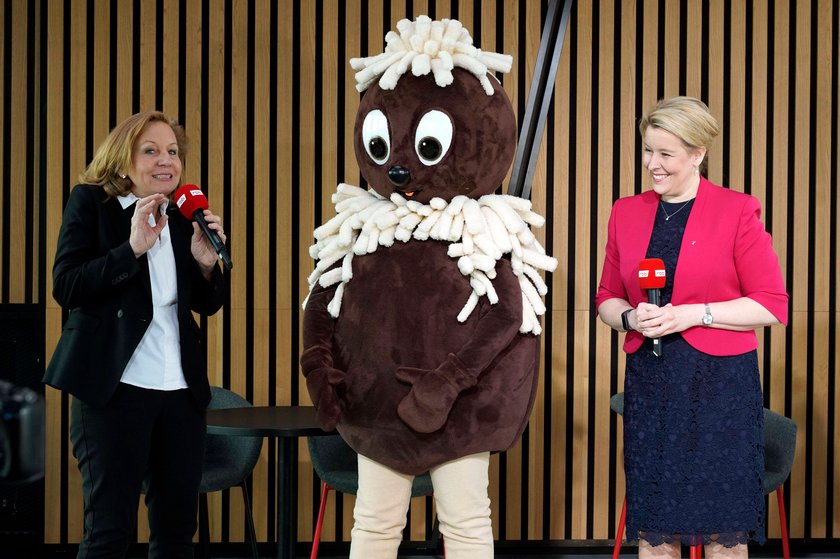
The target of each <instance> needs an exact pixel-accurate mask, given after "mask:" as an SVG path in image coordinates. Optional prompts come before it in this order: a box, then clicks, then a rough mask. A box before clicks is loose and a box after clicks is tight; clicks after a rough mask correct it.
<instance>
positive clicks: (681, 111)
mask: <svg viewBox="0 0 840 559" xmlns="http://www.w3.org/2000/svg"><path fill="white" fill-rule="evenodd" d="M650 126H653V127H654V128H659V129H661V130H665V131H666V132H670V133H671V134H673V135H674V136H676V137H677V138H679V139H680V141H681V142H682V143H683V145H684V146H685V148H686V149H687V150H688V151H692V150H695V149H697V148H704V149H706V152H707V155H708V150H709V147H710V146H711V145H712V142H713V141H714V139H715V137H716V136H717V135H718V134H719V133H720V125H719V124H718V121H717V119H716V118H715V117H714V116H712V113H711V111H710V110H709V107H708V106H706V104H705V103H704V102H703V101H701V100H699V99H695V98H694V97H686V96H679V97H670V98H667V99H660V100H659V102H658V103H656V104H655V105H654V106H653V107H651V108H650V110H648V112H647V114H645V115H644V116H642V119H641V120H640V121H639V132H640V133H641V134H642V136H643V137H644V135H645V131H646V130H647V129H648V127H650ZM707 167H708V163H707V160H706V156H704V157H703V162H702V163H701V164H700V172H701V173H702V174H703V175H704V176H705V175H706V169H707Z"/></svg>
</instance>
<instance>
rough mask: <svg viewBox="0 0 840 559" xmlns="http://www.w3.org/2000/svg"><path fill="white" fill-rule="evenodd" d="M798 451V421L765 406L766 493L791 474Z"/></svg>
mask: <svg viewBox="0 0 840 559" xmlns="http://www.w3.org/2000/svg"><path fill="white" fill-rule="evenodd" d="M795 453H796V423H794V421H793V420H792V419H790V418H788V417H785V416H783V415H779V414H778V413H776V412H773V411H770V410H768V409H767V408H764V493H765V494H767V493H771V492H773V491H775V490H776V489H777V488H778V487H779V486H780V485H782V484H783V483H784V482H785V480H786V479H787V478H788V476H789V475H790V469H791V468H792V467H793V457H794V454H795Z"/></svg>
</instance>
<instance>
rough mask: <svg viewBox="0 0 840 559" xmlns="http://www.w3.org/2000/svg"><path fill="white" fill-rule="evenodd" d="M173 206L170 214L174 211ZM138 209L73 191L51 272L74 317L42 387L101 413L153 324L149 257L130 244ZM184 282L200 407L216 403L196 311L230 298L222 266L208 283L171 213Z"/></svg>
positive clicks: (190, 371)
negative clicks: (208, 378) (62, 392)
mask: <svg viewBox="0 0 840 559" xmlns="http://www.w3.org/2000/svg"><path fill="white" fill-rule="evenodd" d="M172 207H173V206H172V204H170V209H172ZM133 214H134V205H133V204H132V205H131V206H129V207H128V208H126V209H123V208H122V206H121V205H120V203H119V201H118V200H117V199H115V198H109V197H108V196H107V195H106V193H105V191H104V190H103V189H102V188H100V187H98V186H91V185H86V184H81V185H77V186H76V187H75V188H73V190H72V191H71V192H70V198H69V200H68V201H67V207H66V208H65V209H64V219H63V221H62V224H61V231H60V232H59V236H58V246H57V249H56V255H55V263H54V265H53V297H54V298H55V300H56V301H58V303H59V304H60V305H61V306H62V307H63V308H65V309H67V310H68V311H69V312H70V314H69V316H68V318H67V322H66V323H65V324H64V330H63V331H62V334H61V338H60V339H59V341H58V345H57V346H56V348H55V353H54V354H53V357H52V359H51V361H50V364H49V366H48V367H47V371H46V374H45V375H44V382H45V383H46V384H48V385H50V386H53V387H55V388H58V389H61V390H64V391H66V392H69V393H70V394H72V395H73V396H75V397H77V398H79V399H80V400H82V401H83V402H85V403H87V404H90V405H93V406H101V405H104V404H105V403H107V402H108V400H109V399H110V398H111V396H112V395H113V394H114V391H115V390H116V388H117V385H118V384H119V381H120V378H121V377H122V373H123V371H124V370H125V366H126V364H127V363H128V360H129V359H130V358H131V356H132V354H133V353H134V350H135V348H136V347H137V345H138V344H139V343H140V340H141V339H142V337H143V334H144V333H145V332H146V329H147V328H148V326H149V323H150V321H151V319H152V288H151V279H150V276H149V263H148V260H147V257H146V255H145V254H144V255H143V256H141V257H140V258H136V257H135V256H134V252H133V251H132V249H131V246H129V244H128V239H129V234H130V231H131V216H132V215H133ZM168 215H169V231H170V236H171V238H172V249H173V251H174V253H175V268H176V272H177V277H178V324H179V331H180V339H181V366H182V368H183V371H184V377H185V378H186V381H187V385H188V386H189V388H190V390H191V391H192V393H193V395H194V396H195V399H196V402H197V403H198V404H199V405H200V406H202V407H205V406H206V405H207V403H208V402H209V401H210V386H209V383H208V381H207V366H206V358H205V354H204V348H203V347H202V337H201V332H200V330H199V327H198V325H197V324H196V322H195V320H194V319H193V315H192V312H191V311H195V312H197V313H200V314H205V315H210V314H213V313H215V312H216V311H218V310H219V309H220V308H221V307H222V304H223V303H224V299H225V292H224V278H223V276H222V272H221V270H220V268H219V267H218V266H216V268H215V270H214V271H213V277H212V279H211V280H210V281H209V282H208V281H207V280H206V279H204V276H203V275H202V274H201V271H200V269H199V267H198V264H197V263H196V262H195V259H194V258H193V257H192V253H191V252H190V238H191V236H192V233H193V228H192V224H191V223H190V222H189V221H188V220H187V219H185V218H184V217H183V216H182V215H181V214H180V213H179V212H178V211H177V210H174V211H170V212H169V214H168Z"/></svg>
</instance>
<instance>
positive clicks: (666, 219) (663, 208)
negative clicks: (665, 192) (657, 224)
mask: <svg viewBox="0 0 840 559" xmlns="http://www.w3.org/2000/svg"><path fill="white" fill-rule="evenodd" d="M693 199H694V198H692V199H691V200H693ZM691 200H686V201H685V202H683V205H682V206H680V207H679V209H678V210H677V211H675V212H673V213H671V214H669V213H668V212H666V211H665V204H663V203H662V198H660V199H659V207H660V208H662V213H664V214H665V221H668V220H669V219H671V218H672V217H674V216H675V215H677V214H678V213H680V212H681V211H682V209H683V208H684V207H686V206H687V205H688V203H689V202H691Z"/></svg>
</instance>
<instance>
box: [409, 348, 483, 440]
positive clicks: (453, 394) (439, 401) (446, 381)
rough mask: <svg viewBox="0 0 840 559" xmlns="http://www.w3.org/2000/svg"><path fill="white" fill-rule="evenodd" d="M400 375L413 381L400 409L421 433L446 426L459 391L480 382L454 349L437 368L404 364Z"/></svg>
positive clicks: (410, 423)
mask: <svg viewBox="0 0 840 559" xmlns="http://www.w3.org/2000/svg"><path fill="white" fill-rule="evenodd" d="M396 377H397V379H399V380H401V381H403V382H405V383H408V384H411V385H412V388H411V392H409V393H408V394H406V396H405V398H403V399H402V401H401V402H400V404H399V406H398V407H397V413H398V414H399V416H400V418H401V419H402V420H403V421H405V423H406V424H407V425H408V426H409V427H411V428H412V429H414V430H415V431H417V432H418V433H433V432H435V431H437V430H438V429H440V428H441V427H443V425H444V424H445V423H446V418H447V417H449V412H450V410H451V409H452V405H453V404H454V403H455V400H456V399H457V398H458V395H459V394H460V393H461V392H462V391H464V390H466V389H467V388H470V387H471V386H475V383H476V378H475V377H473V376H472V375H470V374H469V373H468V372H467V369H466V367H464V364H463V363H461V360H460V359H458V357H457V356H456V355H455V354H453V353H450V354H449V356H448V357H447V359H446V361H444V362H443V363H441V365H440V366H439V367H438V368H437V369H434V370H432V371H430V370H426V369H413V368H409V367H400V368H399V369H397V373H396Z"/></svg>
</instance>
